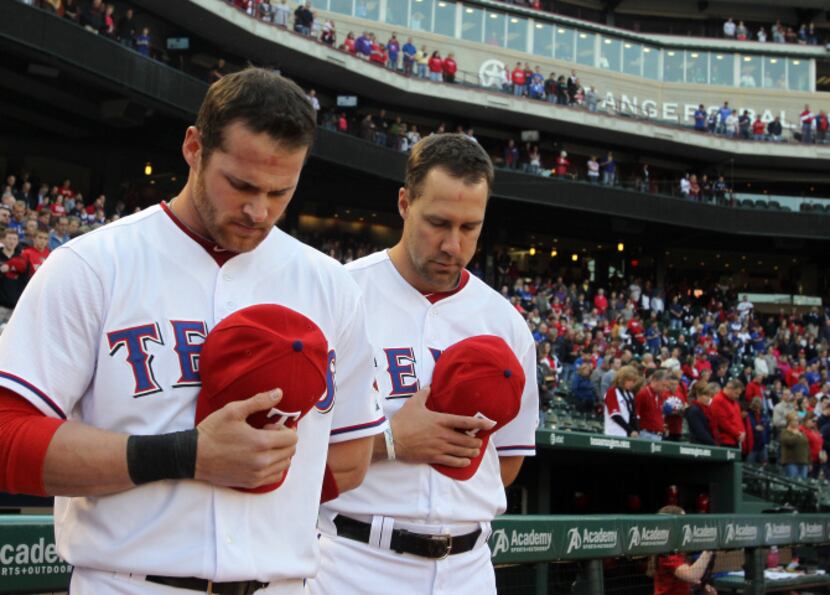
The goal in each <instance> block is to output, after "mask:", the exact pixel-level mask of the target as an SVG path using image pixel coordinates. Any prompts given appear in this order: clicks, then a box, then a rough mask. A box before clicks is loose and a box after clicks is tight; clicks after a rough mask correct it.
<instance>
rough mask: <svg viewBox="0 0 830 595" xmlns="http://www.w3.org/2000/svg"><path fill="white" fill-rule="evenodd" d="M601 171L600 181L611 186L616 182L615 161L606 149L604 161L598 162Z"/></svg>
mask: <svg viewBox="0 0 830 595" xmlns="http://www.w3.org/2000/svg"><path fill="white" fill-rule="evenodd" d="M599 168H600V171H601V172H602V183H603V184H605V185H606V186H613V185H614V184H616V183H617V163H616V162H615V161H614V154H613V153H612V152H611V151H608V155H607V156H606V157H605V161H603V162H602V163H600V164H599Z"/></svg>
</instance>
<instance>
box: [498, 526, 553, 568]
mask: <svg viewBox="0 0 830 595" xmlns="http://www.w3.org/2000/svg"><path fill="white" fill-rule="evenodd" d="M512 518H514V519H517V521H516V522H510V521H509V520H507V519H508V517H502V518H500V519H496V520H495V521H493V532H492V534H491V535H490V552H491V555H492V557H493V559H494V560H498V561H499V563H508V562H529V561H543V560H551V559H553V558H555V557H556V554H555V549H554V545H555V544H554V541H553V540H554V533H555V529H554V527H555V526H556V525H557V524H556V523H552V522H546V521H544V520H540V521H539V522H534V523H527V522H521V521H519V519H521V520H523V521H527V519H528V517H512Z"/></svg>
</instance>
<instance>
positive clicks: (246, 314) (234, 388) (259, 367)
mask: <svg viewBox="0 0 830 595" xmlns="http://www.w3.org/2000/svg"><path fill="white" fill-rule="evenodd" d="M327 363H328V344H327V342H326V338H325V336H324V335H323V332H322V331H321V330H320V328H319V327H318V326H317V325H316V324H315V323H314V322H312V321H311V320H310V319H308V318H306V317H305V316H303V315H302V314H300V313H299V312H295V311H294V310H291V309H290V308H286V307H284V306H278V305H276V304H259V305H256V306H249V307H247V308H243V309H241V310H238V311H236V312H234V313H233V314H231V315H230V316H228V317H227V318H225V319H224V320H222V322H220V323H219V324H218V325H216V327H215V328H214V329H213V330H212V331H211V332H210V333H208V336H207V338H206V339H205V342H204V344H203V345H202V350H201V353H200V355H199V375H200V376H201V378H202V390H201V391H200V392H199V397H198V400H197V402H196V425H198V424H199V423H200V422H201V421H202V420H203V419H205V418H206V417H207V416H208V415H210V414H211V413H213V412H214V411H217V410H218V409H221V408H222V407H224V406H225V405H227V404H228V403H230V402H232V401H242V400H245V399H249V398H250V397H253V396H254V395H257V394H259V393H262V392H266V391H269V390H273V389H275V388H280V389H282V392H283V397H282V399H281V400H280V402H279V403H277V405H276V406H275V407H273V408H272V409H271V410H270V411H265V410H264V411H260V412H258V413H255V414H253V415H251V416H249V417H248V420H247V421H248V423H249V424H250V425H251V426H253V427H254V428H262V427H263V426H265V425H267V424H274V423H282V424H283V425H285V426H286V427H289V428H293V427H296V426H297V424H298V423H299V421H300V419H302V417H303V416H304V415H305V414H306V413H308V412H309V411H310V410H311V408H312V407H314V404H315V403H316V402H317V401H319V400H320V398H321V397H322V396H323V394H324V393H325V392H326V366H327ZM287 474H288V471H286V472H285V473H284V474H283V476H282V477H281V478H279V480H278V481H277V482H275V483H273V484H268V485H265V486H260V487H258V488H236V489H239V490H242V491H246V492H256V493H261V492H270V491H272V490H275V489H276V488H278V487H279V486H280V485H281V484H282V482H283V481H284V480H285V476H286V475H287Z"/></svg>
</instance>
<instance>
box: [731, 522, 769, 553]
mask: <svg viewBox="0 0 830 595" xmlns="http://www.w3.org/2000/svg"><path fill="white" fill-rule="evenodd" d="M763 543H764V533H763V526H762V525H760V524H758V523H754V522H747V521H736V520H734V519H730V520H727V521H725V522H724V523H723V524H722V525H721V546H723V547H725V548H727V549H732V548H735V549H739V548H744V547H756V546H759V545H763Z"/></svg>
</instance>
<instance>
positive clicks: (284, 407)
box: [0, 68, 385, 595]
mask: <svg viewBox="0 0 830 595" xmlns="http://www.w3.org/2000/svg"><path fill="white" fill-rule="evenodd" d="M314 135H315V118H314V111H313V109H312V106H311V104H310V103H309V102H308V100H307V98H306V96H305V93H304V92H303V91H302V90H301V89H300V88H299V87H298V86H297V85H296V84H294V83H293V82H291V81H289V80H287V79H285V78H283V77H281V76H279V75H278V74H276V73H273V72H271V71H267V70H263V69H255V68H251V69H247V70H243V71H240V72H237V73H234V74H229V75H226V76H224V77H222V79H221V80H219V81H217V82H216V83H214V84H213V85H211V87H210V88H209V90H208V92H207V95H206V96H205V98H204V101H203V103H202V106H201V108H200V109H199V113H198V116H197V118H196V123H195V125H194V126H190V127H188V128H187V131H186V132H185V135H184V142H183V144H182V154H183V157H184V159H185V161H186V162H187V164H188V166H189V167H190V171H189V175H188V179H187V182H186V184H185V186H184V188H183V189H182V190H181V192H180V193H179V194H178V196H176V197H175V198H173V200H172V201H171V202H170V203H169V204H167V203H161V204H159V205H156V206H154V207H151V208H148V209H145V210H143V211H141V212H140V213H138V214H136V215H132V216H129V217H125V218H122V219H120V220H119V221H117V222H116V223H113V224H110V225H107V226H104V227H102V228H101V229H99V230H97V231H96V232H94V233H90V234H86V235H84V236H82V237H80V238H78V239H76V240H73V241H71V242H68V243H67V244H65V245H63V246H61V247H59V248H58V249H56V250H55V251H54V252H53V253H52V254H51V255H50V256H49V258H48V259H47V260H46V261H45V263H44V264H43V266H42V267H41V268H40V269H39V270H38V273H37V275H35V276H34V277H33V278H32V280H31V282H30V283H29V287H28V289H27V291H26V292H25V294H24V296H23V297H22V299H21V300H20V302H19V303H18V305H17V308H16V309H15V312H14V314H13V315H12V317H11V320H10V322H9V324H8V326H7V327H6V329H5V330H4V332H3V334H2V336H1V337H0V469H2V470H3V472H2V473H0V492H12V493H25V494H35V495H41V496H43V495H53V496H58V497H57V498H55V540H56V544H57V553H58V554H59V555H60V556H61V557H62V558H63V559H64V560H65V561H66V562H68V563H69V564H72V565H73V566H74V570H73V573H72V579H71V584H70V590H71V592H72V593H73V595H90V594H91V595H99V594H105V593H119V594H122V595H155V594H158V595H163V594H173V593H192V592H194V591H197V592H202V593H210V592H214V593H222V594H227V593H254V592H255V591H256V592H258V593H269V594H275V595H276V594H279V595H294V594H297V595H300V594H302V593H305V592H306V589H305V581H306V579H307V578H309V577H310V576H312V575H313V574H314V572H315V570H316V568H317V565H318V557H319V549H318V542H317V538H316V534H315V525H316V521H317V510H318V508H319V501H320V498H321V492H322V491H323V485H324V477H327V478H328V479H327V480H326V491H325V496H326V497H331V496H334V495H335V494H336V493H337V490H338V489H339V490H341V491H343V490H346V489H349V488H352V487H354V486H356V485H357V484H359V483H360V481H361V479H362V477H363V475H364V473H365V471H366V469H367V467H368V465H369V460H370V456H371V450H372V444H373V442H372V441H373V435H374V434H375V433H378V432H381V433H382V432H383V429H384V427H385V419H384V417H383V414H382V412H381V411H380V405H379V403H378V401H377V398H376V397H374V394H373V390H372V373H373V364H372V352H371V346H370V343H369V337H368V333H367V328H366V324H365V314H364V312H365V311H364V308H363V306H362V302H361V300H360V292H359V289H358V287H357V285H356V284H355V282H354V280H352V279H351V277H350V276H349V274H348V273H347V272H346V271H345V269H344V268H343V267H342V266H341V265H339V264H337V263H336V262H334V261H333V260H331V259H330V258H328V257H327V256H325V255H323V254H322V253H320V252H317V251H316V250H314V249H312V248H310V247H309V246H306V245H304V244H302V243H301V242H299V241H298V240H296V239H295V238H293V237H292V236H290V235H288V234H286V233H285V232H283V231H281V230H279V229H278V228H276V227H275V225H276V222H277V221H278V220H279V218H280V217H281V216H282V214H283V213H284V212H285V209H286V207H287V206H288V204H289V202H290V200H291V198H292V196H293V194H294V191H295V188H296V187H297V183H298V181H299V178H300V173H301V171H302V168H303V164H304V163H305V160H306V158H307V157H308V154H309V151H310V148H311V144H312V142H313V139H314ZM258 304H271V305H276V304H279V305H281V306H283V307H285V308H287V309H290V310H293V311H294V312H296V315H297V316H302V317H305V318H307V319H308V320H311V321H313V323H314V325H315V326H316V328H318V329H319V333H321V335H322V336H318V335H315V332H312V331H310V330H308V328H303V326H302V324H298V323H297V322H296V321H295V322H290V323H288V322H286V323H284V324H280V325H278V326H274V325H273V324H272V323H271V320H272V319H271V318H269V317H267V316H266V317H264V318H263V319H259V320H258V321H254V322H253V323H250V322H249V323H246V324H247V327H245V328H249V330H250V328H257V329H259V330H258V331H257V332H258V334H254V335H251V334H250V333H249V334H248V335H245V333H248V331H246V330H245V328H243V327H244V326H245V325H241V326H240V325H237V327H235V331H234V332H237V333H242V336H241V338H240V337H239V336H237V338H236V339H233V340H231V341H228V343H229V344H230V345H231V346H232V348H222V347H220V348H219V357H215V356H216V353H215V352H214V358H213V359H211V358H206V361H205V362H201V363H203V364H204V365H201V363H200V360H199V354H200V351H201V348H202V345H203V343H207V342H208V341H212V340H213V339H207V340H206V337H210V336H211V335H212V331H213V330H216V328H218V327H219V326H220V325H221V322H223V321H224V320H230V319H233V318H234V317H235V315H236V316H239V315H238V312H240V311H241V310H243V309H245V308H246V307H250V306H255V305H258ZM293 316H294V315H293V314H292V317H293ZM300 320H302V319H300ZM208 331H211V333H210V334H209V333H208ZM312 335H314V336H317V339H310V337H311V336H312ZM33 337H39V338H43V340H42V341H41V340H38V341H33V340H32V338H33ZM218 340H220V345H221V339H218ZM243 347H244V348H243ZM301 354H305V355H302V357H306V356H307V357H308V358H309V359H308V362H309V363H308V364H307V365H306V364H302V365H300V367H299V368H298V370H305V371H303V372H298V371H295V369H294V368H293V367H291V368H290V369H289V368H285V367H284V366H282V362H287V361H301V360H302V358H301ZM315 354H316V355H315ZM323 358H324V359H323ZM260 359H261V360H262V361H264V362H266V363H273V361H277V360H279V361H280V362H281V365H280V366H279V367H278V368H276V367H273V366H271V367H272V368H273V371H274V375H273V376H270V375H269V376H268V377H267V378H265V379H264V381H263V382H261V383H260V384H259V385H258V386H252V385H248V384H245V382H242V383H241V384H239V386H240V387H241V388H240V390H239V391H235V394H233V395H230V396H229V395H227V394H225V393H223V391H224V390H225V389H227V388H228V386H227V383H235V382H236V381H247V380H250V378H249V375H252V376H253V377H255V378H257V379H259V377H260V376H261V374H262V370H251V369H249V368H248V366H249V364H250V363H252V362H253V361H255V360H257V361H259V360H260ZM335 366H336V370H337V377H336V384H335V377H334V370H335ZM208 368H209V369H208ZM200 372H201V373H204V374H205V375H206V377H210V378H215V377H216V375H217V374H219V375H220V380H221V382H217V383H215V384H211V383H210V382H208V383H207V384H206V386H205V387H204V390H205V394H204V395H200V384H201V377H200ZM321 375H324V376H325V377H324V378H321ZM298 380H302V383H301V386H304V387H305V388H301V389H296V388H295V387H296V385H297V381H298ZM335 386H336V389H335ZM311 388H313V390H311ZM295 391H299V392H295ZM335 391H336V394H335ZM298 398H299V405H298V400H297V399H298ZM240 399H241V400H240ZM197 401H199V403H200V405H202V408H203V411H202V413H203V414H204V415H203V416H202V415H200V417H199V418H198V419H199V420H200V421H198V425H197V423H196V420H197V416H196V413H197ZM203 402H204V403H203ZM309 403H313V407H311V408H310V409H309ZM306 409H309V410H308V413H307V414H306V415H305V416H303V417H302V419H300V417H301V415H302V412H303V410H306ZM257 414H260V416H263V417H264V419H260V422H258V424H257V425H261V426H262V427H252V426H251V425H250V424H249V423H248V421H247V420H248V418H249V417H251V416H255V418H256V415H257ZM292 420H297V423H296V427H291V426H292V425H294V424H293V421H292ZM289 463H290V468H289ZM327 465H328V471H326V469H327ZM286 470H287V473H286ZM280 484H281V485H280ZM266 486H267V488H266ZM277 486H278V487H277ZM232 487H234V488H244V489H247V490H252V491H258V492H261V493H247V492H244V491H240V490H238V489H231V488H232ZM260 488H266V489H261V490H260ZM272 488H273V489H272Z"/></svg>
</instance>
